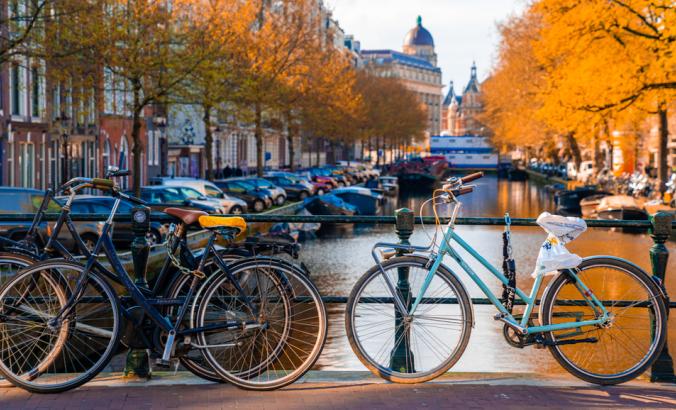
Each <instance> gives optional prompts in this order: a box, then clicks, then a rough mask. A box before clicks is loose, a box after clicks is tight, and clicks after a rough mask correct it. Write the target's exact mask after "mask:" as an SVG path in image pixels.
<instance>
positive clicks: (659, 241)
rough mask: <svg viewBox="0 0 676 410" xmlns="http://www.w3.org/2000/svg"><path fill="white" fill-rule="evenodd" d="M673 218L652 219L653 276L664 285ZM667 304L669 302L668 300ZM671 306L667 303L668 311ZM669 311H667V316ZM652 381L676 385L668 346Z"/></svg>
mask: <svg viewBox="0 0 676 410" xmlns="http://www.w3.org/2000/svg"><path fill="white" fill-rule="evenodd" d="M672 220H673V216H672V214H670V213H666V212H658V213H656V214H655V215H653V216H651V217H650V222H651V223H652V227H651V228H650V236H651V237H652V238H653V242H654V243H655V244H654V245H653V246H652V247H651V248H650V264H651V266H652V270H653V276H655V277H657V278H658V279H659V280H660V282H661V283H664V281H665V279H666V277H665V276H666V272H667V261H668V260H669V250H668V249H667V247H666V246H665V245H664V243H665V242H666V241H667V240H668V239H669V236H670V235H671V222H672ZM667 302H669V301H668V300H667ZM668 306H669V304H668V303H667V309H669V308H668ZM668 314H669V311H668V310H667V315H668ZM650 381H652V382H671V383H676V376H674V362H673V361H672V360H671V356H670V355H669V348H668V346H667V344H665V345H664V349H662V352H661V353H660V356H659V357H658V358H657V361H656V362H655V363H654V364H653V366H652V369H651V372H650Z"/></svg>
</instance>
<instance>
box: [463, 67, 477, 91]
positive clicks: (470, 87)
mask: <svg viewBox="0 0 676 410" xmlns="http://www.w3.org/2000/svg"><path fill="white" fill-rule="evenodd" d="M468 92H474V93H478V92H479V80H478V79H477V76H476V62H472V69H471V71H470V76H469V82H468V83H467V87H465V91H464V93H468Z"/></svg>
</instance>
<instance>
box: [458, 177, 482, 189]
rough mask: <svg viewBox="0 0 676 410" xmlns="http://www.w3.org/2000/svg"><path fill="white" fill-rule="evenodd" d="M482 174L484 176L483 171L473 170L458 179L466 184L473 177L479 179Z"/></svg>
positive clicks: (472, 179)
mask: <svg viewBox="0 0 676 410" xmlns="http://www.w3.org/2000/svg"><path fill="white" fill-rule="evenodd" d="M482 176H484V173H483V172H475V173H473V174H469V175H467V176H464V177H462V178H460V181H461V182H462V183H463V184H466V183H468V182H472V181H474V180H475V179H479V178H481V177H482ZM470 192H471V191H470Z"/></svg>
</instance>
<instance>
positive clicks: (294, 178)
mask: <svg viewBox="0 0 676 410" xmlns="http://www.w3.org/2000/svg"><path fill="white" fill-rule="evenodd" d="M268 176H276V177H286V178H287V179H289V180H290V181H291V182H293V183H295V184H301V185H304V186H305V188H306V189H307V191H308V193H309V195H308V196H310V195H314V194H316V193H317V187H316V186H315V184H313V183H312V182H310V180H309V178H304V177H302V176H301V175H298V174H294V173H293V172H287V171H271V172H268V173H267V174H265V176H264V178H265V179H269V178H268ZM277 185H279V184H277ZM282 188H284V187H282ZM285 189H286V188H285ZM287 194H288V192H287ZM289 197H291V195H289Z"/></svg>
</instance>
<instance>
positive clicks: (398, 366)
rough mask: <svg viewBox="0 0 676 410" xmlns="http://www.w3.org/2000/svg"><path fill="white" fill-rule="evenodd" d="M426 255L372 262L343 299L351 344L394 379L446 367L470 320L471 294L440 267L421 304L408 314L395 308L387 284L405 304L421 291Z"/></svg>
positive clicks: (428, 376)
mask: <svg viewBox="0 0 676 410" xmlns="http://www.w3.org/2000/svg"><path fill="white" fill-rule="evenodd" d="M428 261H429V259H427V258H423V257H419V256H402V257H397V258H393V259H390V260H388V261H386V262H384V263H383V264H382V267H383V270H382V271H381V270H380V268H379V267H378V266H374V267H372V268H371V269H370V270H369V271H367V272H366V273H365V274H364V275H363V276H362V277H361V278H360V279H359V281H358V282H357V283H356V284H355V286H354V288H353V289H352V292H351V294H350V297H349V299H348V301H347V307H346V310H345V327H346V332H347V337H348V340H349V341H350V346H351V347H352V350H353V351H354V353H355V355H357V357H358V358H359V360H360V361H361V362H362V363H363V364H364V366H366V367H367V368H368V369H369V370H370V371H371V372H372V373H373V374H375V375H377V376H380V377H382V378H383V379H386V380H389V381H392V382H396V383H421V382H425V381H428V380H432V379H434V378H436V377H438V376H440V375H441V374H443V373H445V372H446V371H447V370H448V369H450V368H451V367H452V366H453V365H454V364H455V363H456V362H457V361H458V359H460V356H461V355H462V353H463V352H464V350H465V347H466V346H467V342H468V341H469V336H470V333H471V327H472V323H473V316H472V309H471V305H470V299H469V297H468V296H467V292H466V291H465V288H464V287H463V286H462V284H461V283H460V281H458V279H457V278H456V277H455V276H454V275H452V274H451V273H450V272H449V271H448V270H446V268H445V267H443V266H440V267H439V269H438V270H437V271H436V272H435V273H434V275H433V276H432V277H431V281H430V282H429V286H428V288H427V290H426V291H425V293H424V294H423V298H422V299H421V303H420V304H419V305H418V307H417V309H416V311H415V312H414V313H413V315H411V316H409V317H408V318H406V317H404V316H403V315H402V314H401V313H400V312H398V310H397V308H396V306H395V302H394V297H393V294H392V292H391V291H390V288H389V287H388V284H387V282H386V277H385V275H386V276H387V278H388V279H389V281H390V282H391V283H392V284H393V285H394V286H396V287H397V288H398V289H399V291H398V293H399V297H400V298H401V300H402V301H403V303H404V305H405V306H406V307H407V308H408V309H410V307H411V305H412V303H413V301H414V300H416V298H417V297H418V295H419V294H420V293H421V292H422V291H423V284H424V283H425V281H426V279H428V275H429V273H430V270H429V268H428Z"/></svg>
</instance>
